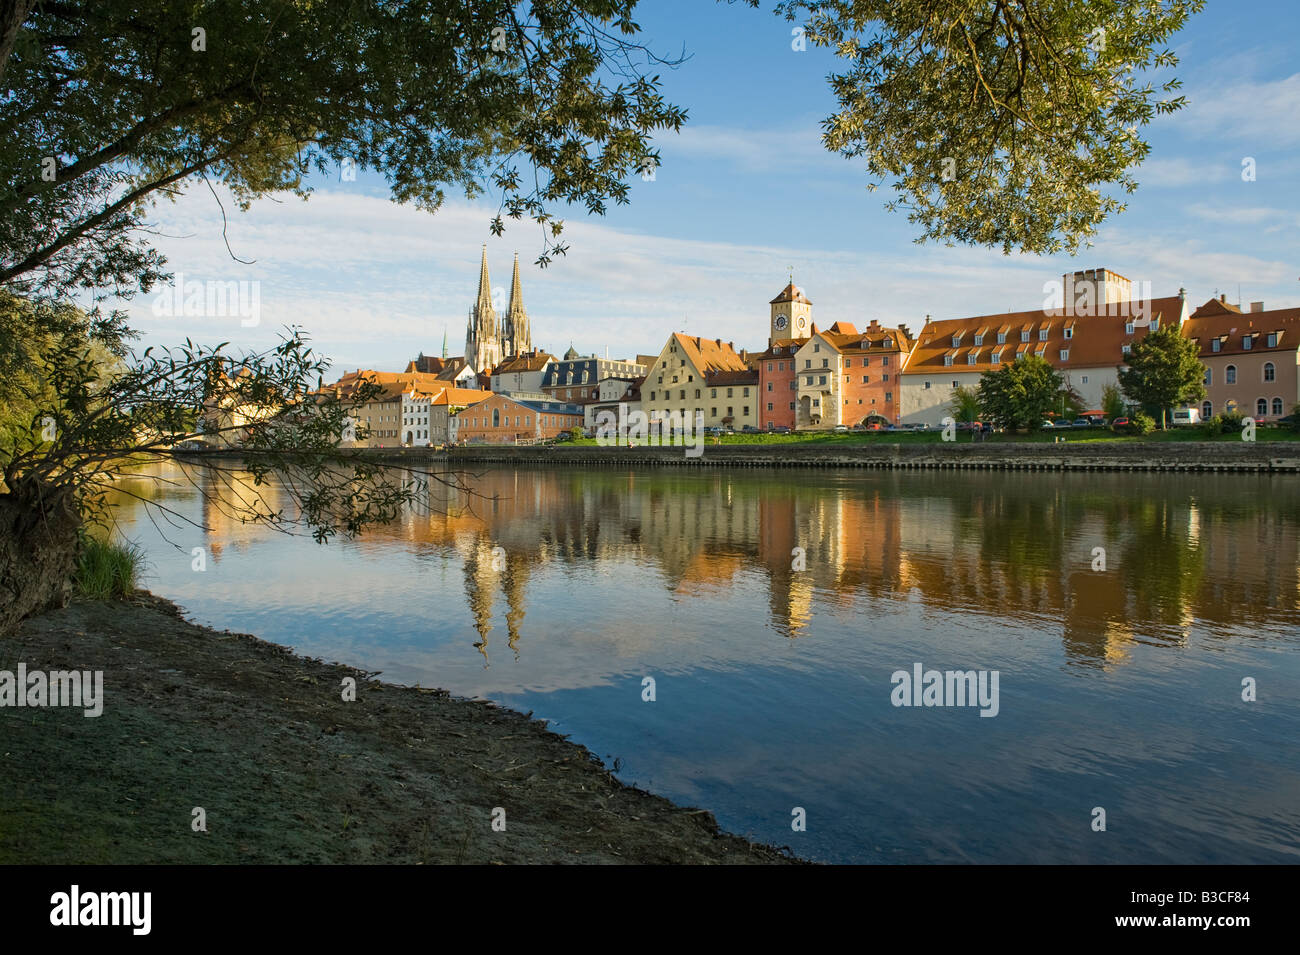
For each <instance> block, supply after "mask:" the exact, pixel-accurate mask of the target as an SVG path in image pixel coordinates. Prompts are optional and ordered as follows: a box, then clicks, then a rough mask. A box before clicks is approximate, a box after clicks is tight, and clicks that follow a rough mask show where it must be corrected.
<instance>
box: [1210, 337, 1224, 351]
mask: <svg viewBox="0 0 1300 955" xmlns="http://www.w3.org/2000/svg"><path fill="white" fill-rule="evenodd" d="M1222 350H1223V340H1222V339H1219V338H1216V339H1214V340H1213V341H1212V342H1210V351H1222Z"/></svg>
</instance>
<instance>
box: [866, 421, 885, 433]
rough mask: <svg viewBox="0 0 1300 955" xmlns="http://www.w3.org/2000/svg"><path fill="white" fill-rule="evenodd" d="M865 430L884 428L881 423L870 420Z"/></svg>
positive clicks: (880, 429)
mask: <svg viewBox="0 0 1300 955" xmlns="http://www.w3.org/2000/svg"><path fill="white" fill-rule="evenodd" d="M867 430H868V431H884V430H885V426H884V425H883V424H881V423H880V422H879V421H873V422H871V423H870V424H869V425H867Z"/></svg>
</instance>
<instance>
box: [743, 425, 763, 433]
mask: <svg viewBox="0 0 1300 955" xmlns="http://www.w3.org/2000/svg"><path fill="white" fill-rule="evenodd" d="M740 431H741V433H742V434H758V433H759V431H758V429H757V428H755V427H754V426H753V425H752V424H747V425H745V426H744V427H743V428H741V429H740Z"/></svg>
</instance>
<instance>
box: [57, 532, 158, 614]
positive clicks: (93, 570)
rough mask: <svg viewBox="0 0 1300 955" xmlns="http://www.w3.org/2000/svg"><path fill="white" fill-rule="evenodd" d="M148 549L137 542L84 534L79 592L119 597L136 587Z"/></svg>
mask: <svg viewBox="0 0 1300 955" xmlns="http://www.w3.org/2000/svg"><path fill="white" fill-rule="evenodd" d="M143 566H144V553H143V552H142V551H141V550H140V549H139V548H138V547H137V546H136V545H134V544H117V543H113V542H112V541H106V540H101V539H100V538H98V537H93V536H91V535H84V536H83V537H82V543H81V553H80V554H79V555H78V558H77V571H76V574H75V576H74V578H73V581H74V583H75V584H76V585H77V592H78V593H79V594H80V595H81V596H83V597H86V598H88V599H90V600H116V599H119V598H122V597H126V596H129V595H130V594H131V592H132V591H134V590H135V585H136V580H137V578H138V577H139V575H140V569H141V568H142V567H143Z"/></svg>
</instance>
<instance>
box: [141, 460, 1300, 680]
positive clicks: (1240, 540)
mask: <svg viewBox="0 0 1300 955" xmlns="http://www.w3.org/2000/svg"><path fill="white" fill-rule="evenodd" d="M158 476H159V474H158V473H154V474H150V475H144V474H142V475H140V476H139V478H138V481H137V482H134V483H138V484H139V487H134V486H133V487H132V488H131V490H132V492H133V493H137V494H141V495H142V496H146V495H152V496H153V497H154V498H157V497H158V496H159V495H160V493H161V496H162V498H164V499H165V500H166V501H167V505H168V507H170V508H173V509H175V510H179V511H182V512H183V511H184V508H185V506H186V503H187V502H188V503H189V504H190V505H191V506H197V512H196V513H195V514H194V515H193V516H194V517H196V518H197V519H198V520H199V521H200V522H201V523H202V524H203V525H204V526H205V527H206V528H207V533H206V534H205V535H204V537H205V541H206V545H207V547H208V548H209V553H210V556H211V559H212V560H213V561H214V562H217V563H219V562H220V561H222V560H224V559H227V558H228V557H229V556H231V554H246V553H248V551H249V550H250V548H253V547H255V546H256V543H257V541H259V540H261V539H264V538H265V537H266V536H267V535H268V534H269V533H271V532H268V531H267V530H266V529H264V528H260V527H257V526H255V525H250V524H247V523H243V522H241V521H240V520H238V519H237V517H236V516H235V515H236V514H237V512H238V510H239V505H241V504H243V503H246V502H247V501H248V500H250V499H252V498H254V497H255V498H257V499H258V500H259V502H260V505H261V506H269V507H272V508H279V507H288V506H290V501H289V499H288V496H287V495H285V494H284V493H283V491H282V490H281V489H280V488H278V487H276V486H275V485H274V484H268V485H262V486H260V487H256V488H254V487H252V486H251V485H248V484H239V483H238V482H234V483H232V482H230V481H228V480H225V479H217V478H215V477H213V476H212V475H210V474H208V473H206V472H205V471H204V470H203V469H196V470H195V472H194V480H195V483H196V485H197V489H190V490H186V489H185V488H184V485H183V483H182V484H177V485H173V486H171V487H170V488H169V489H166V490H163V491H161V492H160V490H159V485H158V483H157V482H156V478H157V477H158ZM171 477H175V475H174V474H173V475H171ZM469 484H470V486H471V489H472V491H471V492H470V493H466V492H465V491H464V490H462V489H459V488H456V487H446V486H443V485H441V484H438V483H434V484H432V486H430V487H429V489H428V499H427V503H426V504H424V505H421V506H417V507H413V508H410V509H408V510H407V511H406V512H405V513H404V514H403V515H402V518H401V520H400V521H398V522H397V523H395V524H392V525H388V526H385V527H379V528H376V529H374V530H372V531H370V532H368V533H367V534H366V535H365V536H364V537H363V538H361V539H359V540H357V541H350V542H338V543H337V546H341V547H344V548H357V549H360V550H362V551H367V552H371V551H376V550H382V549H385V548H388V547H391V546H392V545H393V544H394V543H397V542H400V543H401V544H403V545H405V548H406V549H408V550H411V551H414V552H416V553H418V554H424V555H428V556H435V557H438V558H444V559H445V558H455V559H457V560H459V562H460V563H461V565H462V568H463V579H464V587H463V592H464V601H465V607H466V609H467V610H468V613H469V615H470V618H471V619H472V621H473V627H474V630H475V631H476V633H477V635H478V636H477V639H476V640H475V641H473V645H474V647H475V649H476V650H477V651H478V652H479V653H480V654H481V655H482V657H483V660H484V662H485V663H486V662H490V660H491V656H490V650H491V649H492V646H493V639H492V637H491V634H492V632H493V630H494V628H497V627H500V626H502V625H503V626H504V629H505V646H506V647H508V649H509V651H510V652H511V654H512V655H513V656H514V658H515V659H518V658H519V656H520V654H521V653H524V652H527V640H526V639H524V634H525V632H526V627H525V625H524V621H525V618H526V617H527V614H528V601H529V588H530V580H531V577H532V575H533V570H534V568H536V567H537V566H539V565H547V566H551V565H559V566H560V567H564V566H566V565H569V566H572V565H581V564H596V565H604V564H633V565H635V566H636V567H637V568H638V569H639V570H640V571H641V572H642V573H643V574H644V575H645V580H646V583H647V585H649V586H658V587H662V588H663V590H664V591H666V592H667V593H668V595H669V596H670V597H671V598H673V599H679V600H689V599H694V598H708V597H710V596H715V597H716V596H718V595H720V594H727V593H729V592H731V591H732V590H733V589H734V588H735V587H736V586H737V582H738V581H739V580H741V579H746V578H752V577H753V576H755V575H757V576H758V577H759V579H761V581H762V586H763V588H764V590H765V591H766V617H767V623H768V625H769V626H770V627H771V628H772V629H774V630H775V631H777V632H778V633H780V634H782V635H783V636H785V637H787V638H790V639H791V640H794V639H797V638H799V637H801V636H803V635H805V634H807V633H808V632H809V628H810V624H811V623H812V621H813V620H814V617H815V616H816V615H817V614H818V613H819V612H821V611H827V612H831V611H835V610H852V609H853V608H854V607H858V608H859V609H861V608H862V606H863V605H864V602H865V605H866V606H870V605H871V602H872V601H881V600H911V601H916V602H918V603H919V604H920V605H921V606H922V607H923V608H934V609H936V610H941V611H943V612H945V613H958V614H971V615H987V616H992V617H995V618H1000V619H1010V620H1018V621H1027V622H1031V623H1034V624H1035V625H1037V626H1040V627H1052V628H1057V629H1059V631H1060V636H1061V640H1062V642H1063V647H1064V650H1065V653H1066V656H1067V658H1068V660H1069V661H1070V662H1072V663H1074V664H1085V665H1099V666H1106V665H1113V664H1118V663H1122V662H1123V661H1124V660H1125V659H1127V657H1128V652H1127V649H1126V648H1127V647H1128V646H1129V645H1131V644H1132V643H1134V642H1135V641H1146V642H1153V643H1157V644H1169V645H1178V644H1181V643H1183V642H1185V641H1186V639H1187V636H1188V633H1189V632H1190V629H1191V627H1192V624H1193V621H1195V620H1199V621H1202V622H1203V623H1205V624H1208V625H1210V626H1211V627H1214V628H1219V629H1231V628H1243V627H1244V628H1247V629H1249V628H1250V627H1251V625H1252V624H1257V623H1258V624H1264V623H1267V624H1268V625H1269V627H1270V628H1276V627H1277V626H1278V625H1279V624H1281V625H1294V624H1295V623H1296V621H1297V619H1298V614H1297V609H1298V607H1300V574H1298V572H1297V566H1298V565H1300V545H1298V542H1300V534H1297V528H1296V521H1297V517H1298V516H1300V489H1297V487H1296V484H1295V482H1294V481H1287V480H1284V479H1279V478H1269V477H1249V476H1240V475H1234V476H1204V475H1196V476H1183V477H1173V478H1171V477H1168V476H1164V475H1137V476H1134V475H1087V476H1081V475H1062V476H1059V477H1057V478H1055V479H1053V480H1051V481H1050V482H1044V481H1043V480H1042V479H1041V478H1039V477H1034V476H1029V475H1018V474H1003V475H983V474H974V475H962V476H961V477H960V478H954V477H952V476H950V475H944V474H915V473H908V474H890V473H877V472H866V473H862V472H851V473H838V472H837V473H818V474H811V475H810V474H808V473H807V472H789V473H786V472H772V473H768V474H764V475H752V474H736V473H734V472H727V471H702V472H696V473H689V474H681V473H673V472H651V473H641V474H632V473H629V474H614V473H608V472H574V471H567V470H548V471H531V472H530V471H488V472H486V473H483V474H480V475H477V476H474V477H473V478H471V479H470V481H469ZM119 503H120V504H121V505H122V507H123V508H124V509H125V510H126V511H127V512H130V513H133V514H134V512H135V511H136V510H138V509H139V506H140V505H139V502H138V501H136V500H134V499H131V498H127V497H126V496H122V497H121V499H120V501H119ZM178 528H179V525H175V524H173V527H172V531H173V535H174V534H175V533H176V532H177V530H178ZM800 548H801V549H802V562H800V560H799V556H798V554H799V551H798V549H800ZM1096 548H1103V549H1104V558H1105V569H1104V570H1096V569H1093V568H1094V566H1095V564H1096V555H1097V554H1098V551H1097V550H1096ZM800 567H801V568H802V569H797V568H800ZM442 610H443V612H445V613H449V612H451V608H448V607H445V606H444V607H443V608H442Z"/></svg>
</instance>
